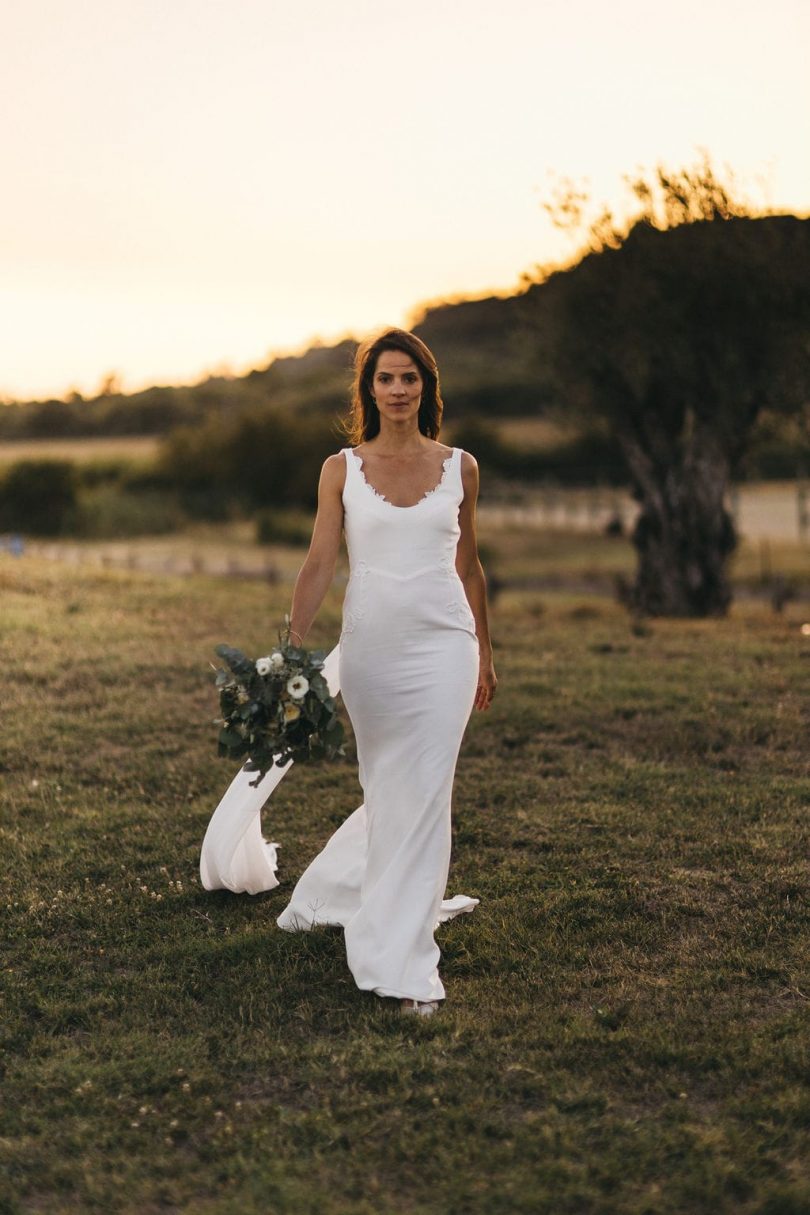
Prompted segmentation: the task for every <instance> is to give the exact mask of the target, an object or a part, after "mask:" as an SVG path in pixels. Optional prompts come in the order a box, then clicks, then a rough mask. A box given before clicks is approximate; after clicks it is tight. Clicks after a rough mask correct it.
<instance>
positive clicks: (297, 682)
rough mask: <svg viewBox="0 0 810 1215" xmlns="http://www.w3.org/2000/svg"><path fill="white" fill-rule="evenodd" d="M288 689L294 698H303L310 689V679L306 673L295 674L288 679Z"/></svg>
mask: <svg viewBox="0 0 810 1215" xmlns="http://www.w3.org/2000/svg"><path fill="white" fill-rule="evenodd" d="M287 691H288V692H289V693H290V696H292V698H293V700H303V699H304V697H305V696H306V694H307V692H308V691H309V680H308V679H307V677H306V675H293V677H292V679H288V680H287Z"/></svg>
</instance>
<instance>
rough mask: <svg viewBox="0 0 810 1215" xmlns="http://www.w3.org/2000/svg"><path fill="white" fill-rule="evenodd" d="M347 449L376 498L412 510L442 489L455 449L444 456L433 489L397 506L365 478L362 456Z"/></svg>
mask: <svg viewBox="0 0 810 1215" xmlns="http://www.w3.org/2000/svg"><path fill="white" fill-rule="evenodd" d="M349 450H350V452H351V454H352V455H353V456H354V458H355V461H356V468H357V471H358V473H359V474H360V480H361V481H362V482H363V484H364V485H365V487H366V489H367V490H368V491H369V492H370V493H371V494H373V495H374V497H375V498H378V499H379V501H380V502H384V503H385V504H386V506H391V507H393V509H394V510H413V509H414V507H415V506H421V505H422V503H423V502H427V500H428V498H432V497H433V495H434V494H437V493H438V492H439V490H440V489H443V488H444V485H445V483H446V481H447V475H448V473H449V472H450V464H451V462H452V459H453V456H454V455H455V449H452V450H451V452H450V455H449V456H446V457H445V458H444V460H442V474H441V476H440V477H439V480H438V481H437V482H436V484H435V485H434V486H433V489H429V490H428V491H427V493H425V494H423V495H422V497H421V498H419V499H418V501H416V502H412V503H411V505H410V506H397V504H396V502H389V500H388V498H386V496H385V494H381V493H380V491H379V490H378V489H375V488H374V486H373V485H372V484H371V482H370V481H369V480H367V478H366V474H365V472H364V471H363V468H364V464H365V461H364V460H363V457H362V456H358V454H357V452H356V451H354V449H353V448H349Z"/></svg>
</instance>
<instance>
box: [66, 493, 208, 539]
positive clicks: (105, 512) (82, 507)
mask: <svg viewBox="0 0 810 1215" xmlns="http://www.w3.org/2000/svg"><path fill="white" fill-rule="evenodd" d="M185 522H186V517H185V515H184V513H183V511H182V509H181V507H180V504H179V503H178V501H177V497H176V496H175V495H174V494H168V493H165V492H161V491H160V490H143V491H141V492H138V493H133V492H130V491H127V490H125V489H122V488H120V487H119V486H116V485H100V486H99V487H98V488H96V489H93V490H88V491H87V493H85V494H83V495H82V497H81V501H80V504H79V508H78V510H77V512H76V533H77V534H78V535H80V536H85V537H87V538H88V539H92V540H115V539H119V538H124V537H130V536H157V535H164V534H165V533H167V532H173V531H175V530H176V529H177V528H179V527H181V526H182V525H183V524H184V523H185Z"/></svg>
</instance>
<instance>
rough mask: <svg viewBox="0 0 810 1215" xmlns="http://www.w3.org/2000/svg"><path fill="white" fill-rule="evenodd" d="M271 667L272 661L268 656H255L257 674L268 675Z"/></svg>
mask: <svg viewBox="0 0 810 1215" xmlns="http://www.w3.org/2000/svg"><path fill="white" fill-rule="evenodd" d="M272 669H273V663H272V661H271V660H270V659H269V658H257V659H256V670H257V672H258V673H259V675H269V674H270V672H271V671H272Z"/></svg>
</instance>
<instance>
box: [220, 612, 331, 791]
mask: <svg viewBox="0 0 810 1215" xmlns="http://www.w3.org/2000/svg"><path fill="white" fill-rule="evenodd" d="M215 653H216V654H218V655H219V657H220V658H221V659H222V660H223V662H224V663H225V666H226V667H227V670H225V669H216V668H215V670H216V686H217V688H218V689H219V706H220V710H221V712H222V717H221V718H217V719H216V720H215V722H214V724H215V725H218V726H220V727H221V728H220V731H219V744H218V753H219V754H220V755H226V756H228V757H229V758H231V759H241V758H243V757H245V756H246V757H247V759H246V762H245V767H246V768H247V769H248V771H250V772H256V773H258V775H257V777H256V779H255V780H253V781H251V782H250V783H251V785H253V786H254V787H255V786H256V785H258V784H259V781H260V780H261V779H262V777H263V776H264V775H265V773H266V772H268V771H269V770H270V768H272V767H273V765H274V764H277V765H278V766H279V767H283V766H284V765H285V764H287V763H289V762H290V760H298V761H299V762H301V761H302V760H303V761H309V760H315V759H335V758H336V757H337V756H339V755H344V754H345V752H344V750H343V739H344V731H343V725H342V724H341V722H340V721H339V720H338V716H337V704H336V702H335V699H334V697H333V696H331V695H330V694H329V685H328V683H327V682H326V679H325V678H324V676H323V674H322V669H323V661H324V657H325V655H324V653H323V651H321V650H305V649H303V647H301V646H295V645H292V643H291V642H290V634H289V628H288V629H287V631H286V633H284V634H282V633H279V644H278V645H277V646H276V647H275V648H274V649H273V650H271V652H270V653H269V654H268V655H266V656H265V657H263V658H257V659H255V661H254V660H253V659H250V658H248V657H247V656H246V655H245V654H243V653H242V651H241V650H237V649H234V647H233V646H230V645H218V646H217V647H216V649H215Z"/></svg>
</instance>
